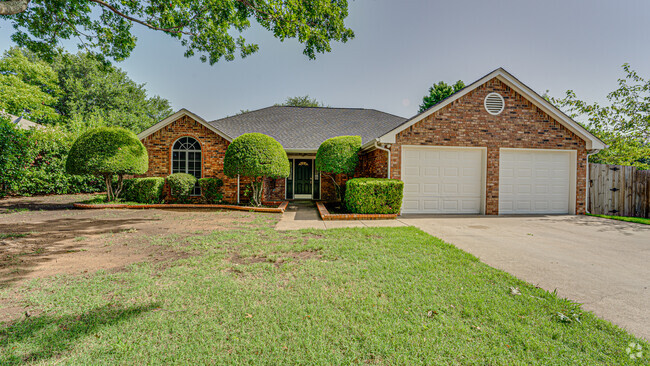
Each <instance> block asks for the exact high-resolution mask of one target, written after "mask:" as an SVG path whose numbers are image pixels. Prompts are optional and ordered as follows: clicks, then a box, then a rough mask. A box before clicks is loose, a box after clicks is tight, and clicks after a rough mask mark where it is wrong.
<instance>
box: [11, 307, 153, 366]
mask: <svg viewBox="0 0 650 366" xmlns="http://www.w3.org/2000/svg"><path fill="white" fill-rule="evenodd" d="M158 307H159V306H158V304H149V305H146V306H133V307H127V308H123V307H119V306H112V305H107V306H103V307H99V308H96V309H93V310H91V311H88V312H86V313H83V314H79V315H64V316H50V315H42V316H38V317H31V318H27V319H25V320H22V321H18V322H13V323H9V324H8V325H7V326H6V327H2V328H0V365H23V364H25V363H26V362H39V361H45V360H48V359H50V358H53V357H58V356H61V355H62V354H64V353H65V352H67V351H69V350H70V349H71V348H72V347H73V346H74V344H75V342H76V341H78V340H79V339H80V338H83V337H85V336H87V335H91V334H93V333H95V332H98V331H99V330H100V329H101V328H102V327H105V326H110V325H114V324H117V323H120V322H123V321H128V320H129V319H131V318H134V317H137V316H139V315H140V314H143V313H146V312H148V311H151V310H153V309H155V308H158ZM0 327H1V326H0ZM95 336H98V335H97V334H95ZM22 347H25V348H26V349H28V350H29V351H27V352H25V353H24V354H21V353H20V348H22ZM16 349H18V351H14V350H16Z"/></svg>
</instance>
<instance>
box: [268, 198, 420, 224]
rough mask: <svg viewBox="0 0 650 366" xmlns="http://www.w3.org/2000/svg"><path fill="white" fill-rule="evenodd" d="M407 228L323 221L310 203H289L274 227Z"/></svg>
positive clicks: (393, 222)
mask: <svg viewBox="0 0 650 366" xmlns="http://www.w3.org/2000/svg"><path fill="white" fill-rule="evenodd" d="M398 226H408V225H407V224H405V223H403V222H402V221H400V220H399V219H398V220H349V221H344V220H341V221H323V220H321V219H320V216H319V215H318V210H316V205H315V204H314V203H313V202H311V201H295V202H291V203H289V207H287V209H286V211H285V212H284V214H283V215H282V219H280V222H278V224H277V225H276V226H275V229H276V230H300V229H338V228H344V227H398Z"/></svg>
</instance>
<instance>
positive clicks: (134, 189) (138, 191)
mask: <svg viewBox="0 0 650 366" xmlns="http://www.w3.org/2000/svg"><path fill="white" fill-rule="evenodd" d="M163 187H165V178H160V177H150V178H134V179H127V180H125V181H124V187H123V192H124V193H123V198H124V199H125V200H127V201H133V202H138V203H160V201H162V194H163Z"/></svg>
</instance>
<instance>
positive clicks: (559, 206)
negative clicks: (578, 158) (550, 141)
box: [499, 149, 572, 214]
mask: <svg viewBox="0 0 650 366" xmlns="http://www.w3.org/2000/svg"><path fill="white" fill-rule="evenodd" d="M571 157H572V156H571V153H569V152H566V151H558V152H555V151H530V150H509V149H502V150H501V151H500V162H499V213H500V214H566V213H569V197H570V196H571V194H570V187H571V182H570V178H571V166H570V162H571V160H572V159H571Z"/></svg>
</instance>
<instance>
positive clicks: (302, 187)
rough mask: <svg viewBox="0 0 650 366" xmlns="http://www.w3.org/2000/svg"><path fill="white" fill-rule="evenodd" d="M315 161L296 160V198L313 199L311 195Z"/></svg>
mask: <svg viewBox="0 0 650 366" xmlns="http://www.w3.org/2000/svg"><path fill="white" fill-rule="evenodd" d="M312 162H313V160H300V159H296V162H295V164H296V166H295V167H296V168H295V169H296V172H295V173H296V181H295V188H296V194H295V197H296V198H309V199H311V198H312V195H311V186H312V168H311V164H312Z"/></svg>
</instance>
